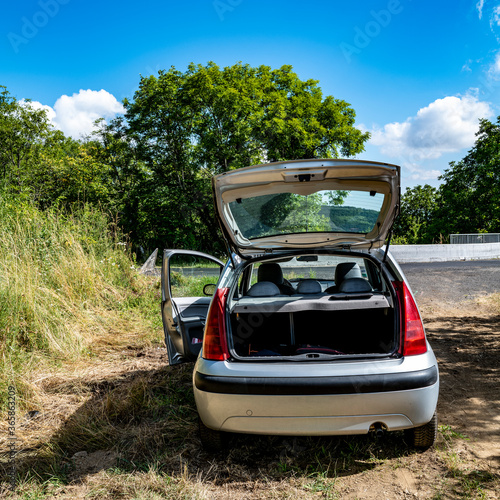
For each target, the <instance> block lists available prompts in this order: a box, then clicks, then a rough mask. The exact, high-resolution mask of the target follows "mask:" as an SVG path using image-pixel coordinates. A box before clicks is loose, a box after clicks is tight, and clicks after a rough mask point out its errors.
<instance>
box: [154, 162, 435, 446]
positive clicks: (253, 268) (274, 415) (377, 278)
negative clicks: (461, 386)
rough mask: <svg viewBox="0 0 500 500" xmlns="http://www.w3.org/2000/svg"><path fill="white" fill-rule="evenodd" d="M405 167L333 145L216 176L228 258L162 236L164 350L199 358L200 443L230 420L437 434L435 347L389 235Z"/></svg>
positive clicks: (304, 429) (307, 431) (329, 430)
mask: <svg viewBox="0 0 500 500" xmlns="http://www.w3.org/2000/svg"><path fill="white" fill-rule="evenodd" d="M399 180H400V168H399V167H398V166H396V165H389V164H385V163H377V162H368V161H360V160H331V159H325V160H317V159H315V160H298V161H287V162H279V163H270V164H264V165H258V166H253V167H248V168H243V169H240V170H235V171H230V172H227V173H224V174H220V175H218V176H216V177H214V179H213V190H214V197H215V206H216V211H217V215H218V218H219V221H220V225H221V228H222V231H223V234H224V237H225V239H226V241H227V244H228V246H229V247H230V249H231V256H230V258H229V261H228V262H227V263H226V264H224V263H223V262H221V261H219V260H218V259H216V258H214V257H211V256H209V255H206V254H203V253H200V252H194V251H186V250H165V251H164V258H163V267H162V316H163V324H164V330H165V339H166V344H167V348H168V355H169V362H170V364H171V365H174V364H176V363H180V362H183V361H194V360H196V364H195V366H194V373H193V386H194V395H195V400H196V406H197V409H198V413H199V416H200V434H201V438H202V442H203V445H204V446H205V448H207V449H209V450H212V451H214V450H218V449H220V448H221V447H222V446H223V444H224V442H225V440H224V437H225V436H226V434H225V433H229V432H232V433H249V434H270V435H278V434H281V435H309V436H312V435H341V434H363V433H368V432H370V431H374V432H376V433H377V434H379V433H383V432H384V431H394V430H406V432H407V435H408V438H409V442H410V443H411V444H412V445H413V446H416V447H421V448H426V447H429V446H431V445H432V444H433V443H434V441H435V438H436V434H437V415H436V405H437V400H438V392H439V375H438V368H437V363H436V358H435V356H434V353H433V352H432V349H431V347H430V345H429V343H428V342H427V339H426V335H425V330H424V326H423V324H422V321H421V318H420V314H419V311H418V308H417V305H416V303H415V300H414V298H413V296H412V293H411V291H410V288H409V286H408V283H407V282H406V279H405V277H404V275H403V272H402V271H401V268H400V267H399V265H398V264H397V263H396V262H395V260H394V259H393V257H392V256H391V254H390V252H389V251H388V243H387V244H386V243H385V242H386V239H387V238H389V240H390V232H391V228H392V225H393V223H394V220H395V218H396V216H397V212H398V206H399V198H400V184H399ZM216 281H217V285H215V284H214V283H215V282H216Z"/></svg>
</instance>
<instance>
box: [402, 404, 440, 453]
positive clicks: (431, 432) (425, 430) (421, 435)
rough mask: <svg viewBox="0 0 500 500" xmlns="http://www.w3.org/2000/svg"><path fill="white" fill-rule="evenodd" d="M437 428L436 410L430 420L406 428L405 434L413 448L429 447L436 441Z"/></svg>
mask: <svg viewBox="0 0 500 500" xmlns="http://www.w3.org/2000/svg"><path fill="white" fill-rule="evenodd" d="M437 430H438V420H437V412H434V415H433V416H432V418H431V420H430V422H427V423H426V424H425V425H422V426H420V427H414V428H413V429H408V430H407V431H405V432H406V436H407V439H408V441H409V442H410V444H411V445H412V446H414V447H415V448H420V449H427V448H429V447H431V446H432V445H433V444H434V442H435V441H436V437H437Z"/></svg>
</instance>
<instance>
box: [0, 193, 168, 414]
mask: <svg viewBox="0 0 500 500" xmlns="http://www.w3.org/2000/svg"><path fill="white" fill-rule="evenodd" d="M157 286H158V285H157V282H156V281H151V280H149V281H148V280H147V279H146V278H143V277H141V276H139V275H138V273H137V272H136V270H135V263H134V261H133V259H132V258H131V256H130V255H129V254H128V253H127V250H126V244H125V243H123V242H122V241H121V239H120V235H119V234H118V233H117V232H116V229H115V228H113V227H111V226H109V224H108V222H107V220H106V217H105V216H104V214H102V213H100V212H99V211H96V210H92V209H90V208H88V207H82V208H81V209H80V210H79V211H78V212H75V213H73V214H70V215H63V214H62V213H60V212H58V211H49V212H41V211H39V210H37V209H36V208H35V207H33V206H32V205H30V204H28V203H23V202H21V201H20V200H17V199H15V198H9V197H8V196H3V199H2V202H1V203H0V346H1V349H0V351H1V353H2V354H1V356H0V412H4V411H5V408H6V407H5V405H6V401H7V397H6V394H7V387H8V386H14V387H15V388H16V396H17V404H18V405H19V408H18V409H19V410H20V411H25V410H30V409H33V406H34V402H36V389H35V387H34V385H33V381H32V377H31V374H32V373H33V372H34V371H39V370H40V367H41V366H47V367H48V366H54V367H57V366H61V365H62V364H67V363H68V362H70V361H74V362H77V361H78V360H81V359H82V358H90V357H93V356H95V355H96V354H97V352H98V351H99V349H102V348H106V346H108V345H109V344H110V343H112V344H116V342H117V339H120V341H121V342H123V343H126V342H127V341H128V338H130V337H131V336H134V335H136V334H137V335H140V336H142V337H143V339H144V341H145V342H147V341H148V337H150V338H149V341H150V340H151V332H153V331H155V330H157V329H158V328H159V326H160V324H159V318H158V315H157V310H158V296H159V292H158V289H157Z"/></svg>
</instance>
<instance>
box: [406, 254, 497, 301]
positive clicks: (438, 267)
mask: <svg viewBox="0 0 500 500" xmlns="http://www.w3.org/2000/svg"><path fill="white" fill-rule="evenodd" d="M401 268H402V269H403V272H404V273H405V275H406V277H407V278H408V281H409V282H410V286H411V288H412V290H413V293H414V294H415V297H416V298H417V300H418V298H419V297H423V298H425V299H429V300H436V301H444V302H461V301H463V300H468V299H471V298H474V297H479V296H481V295H488V294H491V293H500V260H483V261H478V260H470V261H460V262H419V263H415V264H402V265H401Z"/></svg>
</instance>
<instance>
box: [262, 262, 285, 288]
mask: <svg viewBox="0 0 500 500" xmlns="http://www.w3.org/2000/svg"><path fill="white" fill-rule="evenodd" d="M257 281H259V282H260V281H270V282H271V283H275V284H276V285H282V284H283V271H282V270H281V266H280V265H279V264H277V263H276V262H269V263H267V264H261V265H260V266H259V269H258V271H257Z"/></svg>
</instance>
